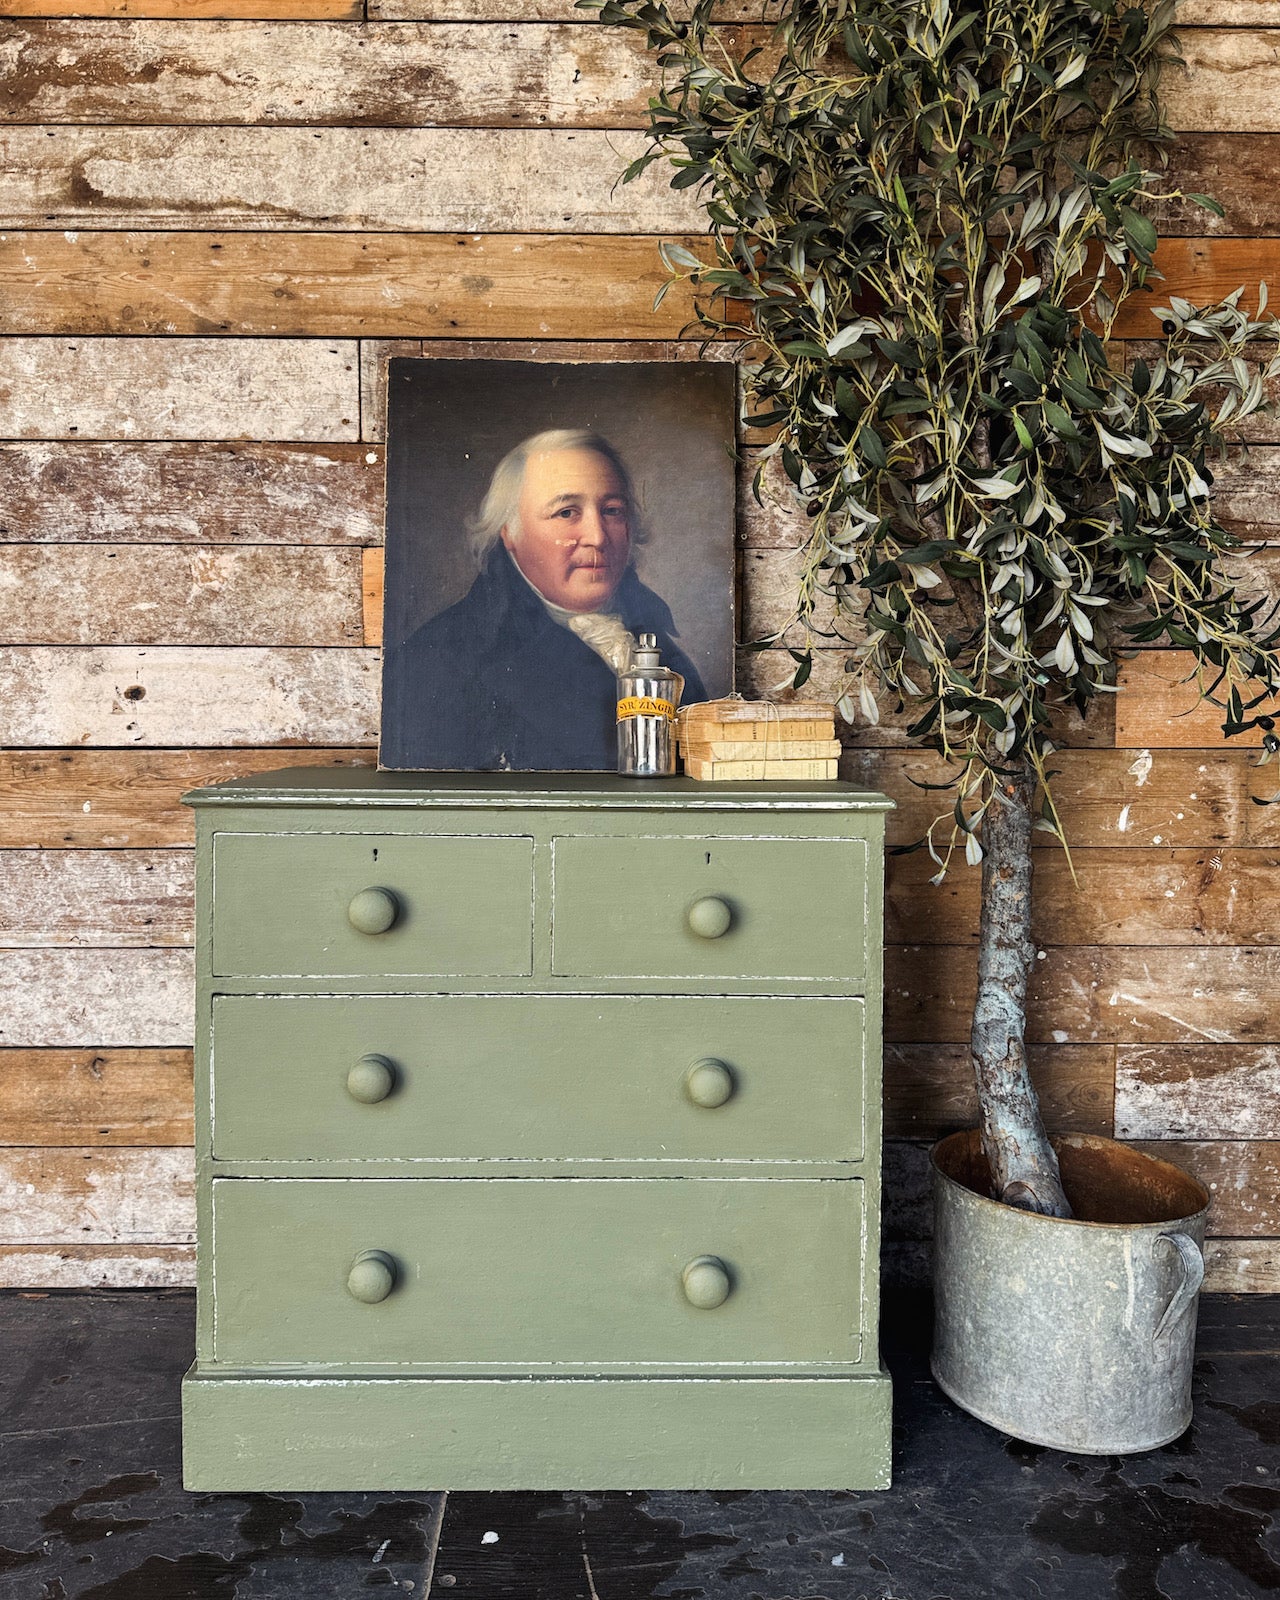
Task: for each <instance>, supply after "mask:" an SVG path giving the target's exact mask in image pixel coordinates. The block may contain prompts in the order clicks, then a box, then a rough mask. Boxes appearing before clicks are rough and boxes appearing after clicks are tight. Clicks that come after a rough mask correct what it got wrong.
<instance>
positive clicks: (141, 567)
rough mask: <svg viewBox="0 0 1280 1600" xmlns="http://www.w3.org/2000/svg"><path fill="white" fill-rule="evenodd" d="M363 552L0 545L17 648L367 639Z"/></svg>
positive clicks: (3, 629) (0, 576) (0, 611)
mask: <svg viewBox="0 0 1280 1600" xmlns="http://www.w3.org/2000/svg"><path fill="white" fill-rule="evenodd" d="M360 571H361V559H360V552H359V551H357V550H335V549H332V548H328V547H325V546H318V547H315V548H306V547H303V548H293V549H290V548H289V547H288V546H281V545H257V546H250V547H248V548H239V549H237V548H235V547H232V546H226V545H214V546H207V545H206V546H204V547H203V548H200V549H193V548H192V547H190V546H182V545H158V546H157V545H140V544H117V545H102V544H80V545H77V544H60V545H54V546H52V547H50V546H49V545H30V544H25V545H24V544H11V545H0V637H3V638H4V639H6V640H7V641H8V642H9V643H11V644H103V645H108V644H111V645H114V644H166V645H178V644H192V645H207V644H223V645H255V644H256V645H270V644H276V645H342V644H360V643H362V642H363V634H364V627H363V621H362V618H361V602H360Z"/></svg>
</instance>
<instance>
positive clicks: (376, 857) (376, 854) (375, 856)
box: [373, 850, 378, 861]
mask: <svg viewBox="0 0 1280 1600" xmlns="http://www.w3.org/2000/svg"><path fill="white" fill-rule="evenodd" d="M373 859H374V860H375V861H376V860H377V859H378V852H377V851H376V850H375V851H374V852H373Z"/></svg>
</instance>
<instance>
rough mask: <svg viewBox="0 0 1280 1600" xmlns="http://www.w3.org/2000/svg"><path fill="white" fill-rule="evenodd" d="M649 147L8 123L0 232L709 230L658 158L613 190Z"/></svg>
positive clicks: (471, 132)
mask: <svg viewBox="0 0 1280 1600" xmlns="http://www.w3.org/2000/svg"><path fill="white" fill-rule="evenodd" d="M643 149H644V139H643V136H642V135H641V134H639V133H626V132H613V131H604V130H598V131H590V130H586V131H581V132H567V131H558V130H552V129H545V130H537V129H528V128H513V129H475V128H209V127H194V128H92V127H81V128H73V127H41V128H25V127H23V128H8V129H4V130H0V228H44V227H49V228H127V229H168V228H184V229H185V228H194V229H210V228H219V227H223V228H247V229H260V228H263V227H267V228H269V229H270V230H271V231H272V232H275V233H279V232H287V231H297V230H301V231H304V232H309V231H312V230H314V229H317V228H323V229H329V230H332V231H335V232H347V231H350V230H353V229H355V230H359V231H369V232H374V233H377V232H383V231H391V232H404V233H452V232H466V233H572V234H586V233H632V234H634V233H661V234H666V233H668V232H674V233H698V232H700V231H702V230H703V228H704V225H705V219H704V217H703V214H702V213H701V211H700V209H699V207H698V205H697V203H696V202H695V201H694V200H692V199H691V198H690V193H689V191H688V190H684V191H681V192H679V193H676V192H673V191H672V190H671V188H670V187H669V182H670V175H669V172H667V171H665V170H664V169H663V168H662V167H661V165H660V164H658V163H655V164H654V166H653V167H651V168H650V169H649V171H648V172H647V173H645V174H644V175H643V176H642V177H640V178H638V179H637V180H636V181H635V182H634V183H628V184H622V183H619V182H618V178H619V175H620V174H621V172H622V170H623V168H624V167H625V166H626V165H627V163H628V162H629V161H631V160H633V159H634V158H635V157H636V156H638V155H640V154H641V152H642V151H643ZM477 174H483V182H479V181H477ZM309 437H327V436H326V435H312V436H309Z"/></svg>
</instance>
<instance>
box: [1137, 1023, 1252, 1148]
mask: <svg viewBox="0 0 1280 1600" xmlns="http://www.w3.org/2000/svg"><path fill="white" fill-rule="evenodd" d="M1116 1132H1117V1134H1118V1135H1119V1136H1120V1137H1121V1138H1124V1139H1280V1048H1277V1046H1275V1045H1241V1044H1231V1045H1212V1044H1185V1045H1160V1046H1154V1047H1150V1048H1147V1049H1141V1048H1139V1047H1137V1046H1133V1045H1123V1046H1121V1048H1120V1049H1119V1050H1118V1051H1117V1053H1116Z"/></svg>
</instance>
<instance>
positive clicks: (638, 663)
mask: <svg viewBox="0 0 1280 1600" xmlns="http://www.w3.org/2000/svg"><path fill="white" fill-rule="evenodd" d="M659 654H660V652H659V650H658V636H657V634H656V633H642V634H641V635H640V642H639V644H638V645H637V646H636V653H635V656H634V657H633V659H632V663H631V664H632V666H633V667H639V668H640V669H641V670H642V671H643V670H649V671H652V669H653V668H654V667H656V666H658V665H659V660H658V658H659Z"/></svg>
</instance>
